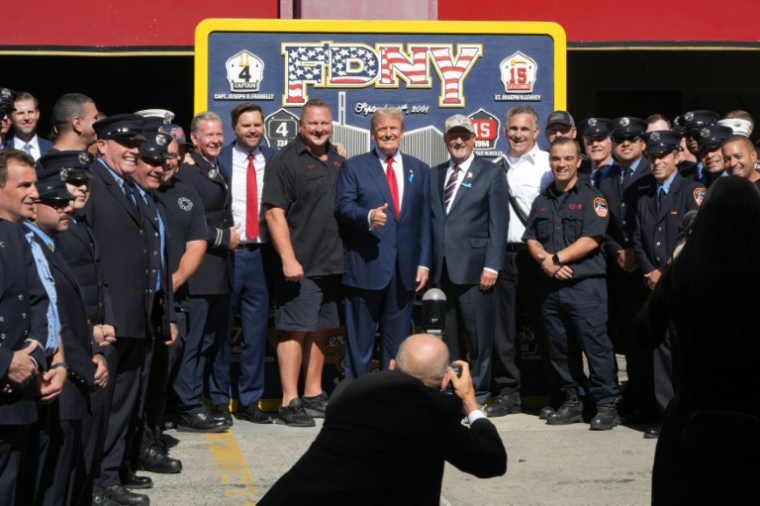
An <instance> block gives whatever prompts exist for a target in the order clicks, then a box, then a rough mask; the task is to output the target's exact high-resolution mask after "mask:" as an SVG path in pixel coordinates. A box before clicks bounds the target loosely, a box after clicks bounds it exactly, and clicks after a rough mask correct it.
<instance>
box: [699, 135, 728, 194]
mask: <svg viewBox="0 0 760 506" xmlns="http://www.w3.org/2000/svg"><path fill="white" fill-rule="evenodd" d="M733 133H734V131H733V130H732V129H731V128H729V127H727V126H721V125H711V126H705V127H702V128H700V129H699V132H697V133H696V137H697V144H699V156H698V158H699V163H701V164H702V166H703V167H704V176H705V181H704V182H705V186H706V187H707V188H709V187H710V185H711V184H712V183H713V182H714V181H715V180H716V179H717V178H719V177H722V176H723V175H724V174H725V172H726V165H725V164H724V163H723V151H722V150H721V146H722V145H723V142H725V140H726V139H728V138H729V137H731V135H733Z"/></svg>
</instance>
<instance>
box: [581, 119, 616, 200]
mask: <svg viewBox="0 0 760 506" xmlns="http://www.w3.org/2000/svg"><path fill="white" fill-rule="evenodd" d="M580 129H581V135H582V136H583V147H584V148H585V149H586V155H587V159H586V160H584V161H583V162H581V170H580V171H579V174H580V177H581V179H583V180H584V181H585V182H586V183H589V184H593V185H594V187H596V188H599V185H600V184H601V182H602V181H604V180H605V179H606V178H607V177H608V176H609V175H610V171H611V170H612V167H613V166H614V165H616V163H615V159H614V158H612V137H611V131H612V121H611V120H608V119H605V118H588V119H585V120H583V121H582V122H581V126H580ZM584 162H587V163H586V165H587V166H588V170H587V171H585V172H584V171H583V170H582V169H583V164H584Z"/></svg>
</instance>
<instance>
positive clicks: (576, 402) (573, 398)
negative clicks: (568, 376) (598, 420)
mask: <svg viewBox="0 0 760 506" xmlns="http://www.w3.org/2000/svg"><path fill="white" fill-rule="evenodd" d="M565 396H566V400H565V402H564V404H562V406H560V407H559V409H558V410H557V411H555V412H554V413H551V414H549V416H547V417H546V423H548V424H549V425H567V424H570V423H580V422H582V421H583V401H582V400H580V399H579V398H578V394H576V393H575V392H574V391H573V390H568V391H567V392H566V393H565Z"/></svg>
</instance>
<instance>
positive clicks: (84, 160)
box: [77, 151, 90, 165]
mask: <svg viewBox="0 0 760 506" xmlns="http://www.w3.org/2000/svg"><path fill="white" fill-rule="evenodd" d="M77 159H78V160H79V165H87V164H89V163H90V155H89V153H86V152H84V151H82V152H81V153H79V155H78V156H77Z"/></svg>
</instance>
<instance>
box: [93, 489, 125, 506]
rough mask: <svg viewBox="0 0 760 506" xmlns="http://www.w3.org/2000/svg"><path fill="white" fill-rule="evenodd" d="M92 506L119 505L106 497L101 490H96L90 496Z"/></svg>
mask: <svg viewBox="0 0 760 506" xmlns="http://www.w3.org/2000/svg"><path fill="white" fill-rule="evenodd" d="M92 506H119V503H117V502H116V501H112V500H111V499H109V498H108V497H106V495H105V493H104V492H103V491H102V490H98V491H97V492H93V494H92Z"/></svg>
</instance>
